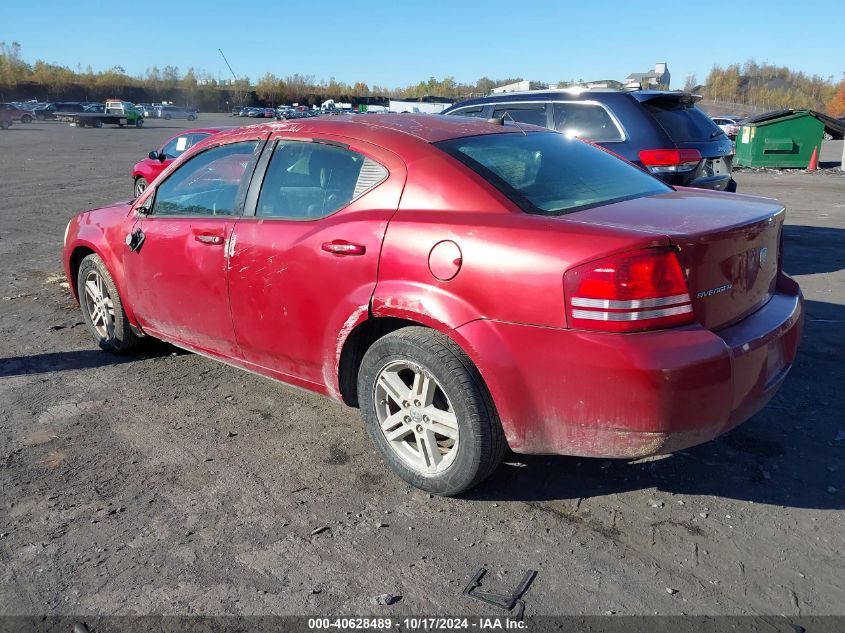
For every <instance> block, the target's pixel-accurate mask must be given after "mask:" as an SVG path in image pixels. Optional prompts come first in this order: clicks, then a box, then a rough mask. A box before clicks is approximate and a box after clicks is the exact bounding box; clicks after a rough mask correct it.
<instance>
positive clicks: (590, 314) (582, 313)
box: [572, 304, 692, 321]
mask: <svg viewBox="0 0 845 633" xmlns="http://www.w3.org/2000/svg"><path fill="white" fill-rule="evenodd" d="M689 312H692V306H691V305H689V304H687V305H682V306H675V307H674V308H664V309H662V310H643V311H642V312H598V311H595V310H573V311H572V318H573V319H589V320H592V321H642V320H644V319H659V318H662V317H667V316H674V315H676V314H687V313H689Z"/></svg>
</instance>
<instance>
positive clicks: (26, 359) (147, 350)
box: [0, 340, 189, 378]
mask: <svg viewBox="0 0 845 633" xmlns="http://www.w3.org/2000/svg"><path fill="white" fill-rule="evenodd" d="M187 353H189V352H185V351H183V350H180V349H178V348H176V347H173V346H171V345H168V344H167V343H162V342H160V341H155V340H149V341H147V340H145V341H144V345H143V347H142V349H141V351H140V353H138V354H127V355H117V354H112V353H109V352H105V351H103V350H100V349H96V348H92V349H82V350H73V351H68V352H47V353H44V354H33V355H31V356H10V357H8V358H0V378H9V377H11V376H26V375H30V374H49V373H52V372H58V371H73V370H77V369H96V368H98V367H107V366H109V365H122V364H124V363H133V362H137V361H139V360H145V359H148V358H158V357H161V356H169V355H171V354H187Z"/></svg>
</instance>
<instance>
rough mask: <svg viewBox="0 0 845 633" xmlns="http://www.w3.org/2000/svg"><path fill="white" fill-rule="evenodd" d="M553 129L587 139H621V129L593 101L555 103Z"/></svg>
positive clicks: (602, 140)
mask: <svg viewBox="0 0 845 633" xmlns="http://www.w3.org/2000/svg"><path fill="white" fill-rule="evenodd" d="M554 119H555V129H556V130H557V131H558V132H563V133H564V134H566V135H567V136H576V137H578V138H582V139H585V140H587V141H596V142H606V141H621V140H624V139H623V137H622V131H621V130H620V129H619V127H618V126H617V125H616V123H614V121H613V119H611V118H610V115H609V114H608V113H607V110H605V109H604V108H603V107H601V106H600V105H596V104H593V103H555V104H554Z"/></svg>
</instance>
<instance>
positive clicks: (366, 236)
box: [64, 115, 803, 495]
mask: <svg viewBox="0 0 845 633" xmlns="http://www.w3.org/2000/svg"><path fill="white" fill-rule="evenodd" d="M783 222H784V209H783V207H782V205H780V204H779V203H778V202H776V201H775V200H770V199H765V198H754V197H750V196H745V195H737V194H724V193H719V192H710V191H703V190H699V189H681V188H675V189H673V188H670V187H668V186H666V185H664V184H663V183H661V182H660V181H659V180H657V179H655V178H653V177H651V176H650V175H648V174H646V173H644V172H642V171H640V170H639V169H637V168H636V167H634V166H632V165H630V164H628V163H626V162H624V161H622V160H620V159H618V158H616V157H614V156H613V155H611V154H609V153H608V152H606V151H603V150H601V149H597V148H596V147H593V146H591V145H589V144H587V143H584V142H581V141H579V140H576V139H569V138H567V137H565V136H563V135H561V134H558V133H556V132H551V131H548V130H545V129H542V130H541V129H540V128H533V127H528V126H526V127H515V126H514V127H511V126H501V125H493V124H491V123H488V122H486V121H481V120H470V119H463V118H459V117H435V116H416V115H384V116H381V115H372V116H367V117H330V118H326V119H305V120H296V121H291V122H284V123H272V124H264V125H257V126H251V127H246V128H239V129H235V130H231V131H228V132H222V133H220V134H215V135H214V136H211V137H210V138H207V139H206V140H204V141H202V142H201V143H199V144H197V145H194V146H193V147H191V148H190V149H189V150H188V151H186V152H185V153H184V154H183V155H182V156H180V157H179V158H178V159H177V160H176V161H174V163H173V164H172V165H170V167H168V168H167V169H166V171H165V172H164V173H163V174H162V175H161V177H160V178H159V179H158V180H156V181H155V182H154V183H153V184H152V185H151V186H150V187H148V188H147V189H146V190H145V191H143V193H141V195H140V196H139V197H138V198H137V199H136V200H135V201H134V202H132V203H124V204H118V205H115V206H111V207H107V208H103V209H95V210H92V211H86V212H84V213H81V214H79V215H77V216H76V217H74V218H73V219H72V220H71V221H70V224H69V225H68V228H67V234H66V237H65V248H64V265H65V270H66V272H67V276H68V280H69V281H70V283H71V287H72V288H73V291H74V293H75V294H76V296H77V298H78V299H79V302H80V305H81V309H82V314H83V316H84V319H85V322H86V323H87V325H88V327H89V328H90V330H91V332H92V333H93V335H94V337H95V338H96V340H97V341H98V342H99V344H100V346H101V347H103V348H104V349H106V350H109V351H112V352H119V353H124V352H129V351H131V350H132V349H134V348H135V347H136V346H137V345H138V343H139V340H140V339H141V338H142V337H144V336H150V337H155V338H158V339H163V340H165V341H169V342H170V343H173V344H174V345H178V346H179V347H183V348H185V349H188V350H192V351H194V352H197V353H200V354H203V355H206V356H209V357H211V358H216V359H218V360H222V361H224V362H226V363H229V364H232V365H236V366H238V367H241V368H244V369H247V370H250V371H253V372H256V373H259V374H263V375H265V376H269V377H271V378H275V379H277V380H280V381H283V382H286V383H289V384H292V385H297V386H300V387H305V388H306V389H310V390H312V391H316V392H318V393H321V394H324V395H327V396H329V397H331V398H334V399H335V400H338V401H341V402H344V403H346V404H348V405H351V406H356V407H358V408H360V409H361V413H362V416H363V418H364V423H365V426H366V428H367V431H368V432H369V435H370V436H371V439H372V441H373V443H374V444H375V446H376V448H377V449H378V452H379V453H380V455H381V456H382V458H383V459H384V461H385V462H387V464H388V465H389V466H390V468H391V469H392V470H393V471H394V472H395V473H396V474H398V475H399V476H400V477H402V478H403V479H404V480H405V481H407V482H409V483H411V484H412V485H414V486H417V487H419V488H422V489H423V490H427V491H430V492H433V493H438V494H445V495H450V494H457V493H460V492H461V491H464V490H467V489H468V488H470V487H472V486H474V485H476V484H478V483H479V482H480V481H482V480H483V479H484V478H485V477H487V476H488V475H489V474H490V473H491V472H492V471H493V470H494V469H495V468H496V466H497V465H498V464H499V462H500V461H501V459H502V456H503V454H504V452H505V449H506V447H510V448H511V449H512V450H514V451H516V452H519V453H557V454H565V455H581V456H590V457H616V458H636V457H642V456H645V455H653V454H660V453H667V452H671V451H676V450H678V449H682V448H685V447H689V446H692V445H695V444H699V443H701V442H705V441H707V440H710V439H712V438H714V437H716V436H718V435H719V434H721V433H724V432H725V431H728V430H729V429H731V428H733V427H735V426H736V425H738V424H740V423H741V422H743V421H744V420H747V419H748V418H749V417H750V416H752V415H753V414H754V413H755V412H757V411H759V410H760V409H761V408H762V407H763V406H764V405H765V404H766V403H767V402H768V401H769V399H770V398H771V397H772V396H773V395H774V394H775V393H776V391H777V390H778V388H779V387H780V386H781V384H782V383H783V381H784V379H785V377H786V374H787V372H788V371H789V368H790V366H791V365H792V363H793V360H794V358H795V353H796V348H797V347H798V343H799V339H800V338H801V330H802V325H803V317H802V295H801V291H800V289H799V288H798V285H797V284H796V283H795V282H794V281H792V279H790V278H789V277H788V276H787V275H786V274H784V272H783V271H782V268H781V251H782V248H783V240H782V230H783Z"/></svg>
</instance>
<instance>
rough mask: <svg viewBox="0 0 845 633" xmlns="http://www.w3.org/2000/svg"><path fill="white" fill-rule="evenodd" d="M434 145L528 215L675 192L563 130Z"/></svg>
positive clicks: (554, 213)
mask: <svg viewBox="0 0 845 633" xmlns="http://www.w3.org/2000/svg"><path fill="white" fill-rule="evenodd" d="M436 146H437V147H439V148H440V149H442V150H443V151H445V152H446V153H447V154H449V155H451V156H453V157H454V158H456V159H458V160H459V161H461V162H462V163H464V164H465V165H467V166H468V167H470V169H472V170H474V171H475V172H477V173H478V174H479V175H481V176H482V177H483V178H484V179H485V180H487V181H489V182H490V183H491V184H492V185H493V186H495V187H496V188H497V189H499V190H500V191H501V192H502V193H504V194H505V195H506V196H508V197H509V198H510V199H511V200H513V201H514V203H516V205H517V206H519V207H520V208H521V209H522V210H523V211H525V212H526V213H536V214H540V215H562V214H564V213H572V212H573V211H578V210H580V209H586V208H590V207H597V206H601V205H604V204H611V203H613V202H621V201H622V200H630V199H632V198H642V197H645V196H652V195H656V194H659V193H666V192H667V191H671V190H672V189H671V188H669V187H668V186H666V185H664V184H663V183H662V182H660V181H659V180H657V179H656V178H653V177H652V176H650V175H648V174H646V173H645V172H643V171H641V170H639V169H637V168H636V167H634V166H633V165H630V164H628V163H626V162H625V161H623V160H620V159H618V158H617V157H615V156H613V155H612V154H610V153H609V152H606V151H604V150H602V149H600V148H597V147H593V146H591V145H589V144H588V143H585V142H583V141H580V140H577V139H571V138H567V137H565V136H564V135H562V134H555V133H542V132H531V133H528V134H517V133H513V134H486V135H483V136H471V137H467V138H458V139H452V140H449V141H442V142H440V143H436Z"/></svg>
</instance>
